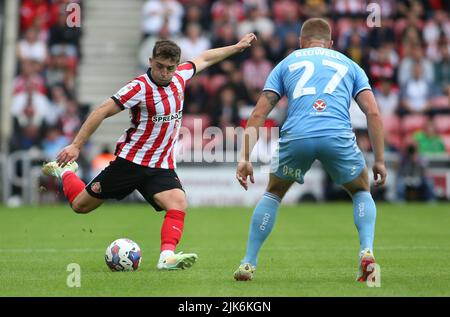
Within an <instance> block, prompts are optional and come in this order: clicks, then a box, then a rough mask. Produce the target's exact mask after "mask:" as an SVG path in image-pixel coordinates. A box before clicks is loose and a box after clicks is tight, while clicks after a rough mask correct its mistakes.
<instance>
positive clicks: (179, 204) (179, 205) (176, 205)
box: [170, 198, 188, 213]
mask: <svg viewBox="0 0 450 317" xmlns="http://www.w3.org/2000/svg"><path fill="white" fill-rule="evenodd" d="M172 204H173V206H171V207H172V208H170V209H177V210H182V211H184V212H185V213H186V210H187V208H188V203H187V201H186V199H181V198H180V199H177V200H175V201H173V202H172Z"/></svg>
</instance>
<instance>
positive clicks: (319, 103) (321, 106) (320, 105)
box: [313, 99, 327, 112]
mask: <svg viewBox="0 0 450 317" xmlns="http://www.w3.org/2000/svg"><path fill="white" fill-rule="evenodd" d="M313 108H314V109H316V111H319V112H322V111H324V110H325V109H326V108H327V104H326V102H325V101H323V100H322V99H318V100H316V101H314V104H313Z"/></svg>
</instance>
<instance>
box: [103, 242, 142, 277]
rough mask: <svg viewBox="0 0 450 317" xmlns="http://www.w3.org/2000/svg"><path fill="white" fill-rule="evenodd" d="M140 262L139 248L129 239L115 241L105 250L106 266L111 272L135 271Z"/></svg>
mask: <svg viewBox="0 0 450 317" xmlns="http://www.w3.org/2000/svg"><path fill="white" fill-rule="evenodd" d="M141 260H142V253H141V248H139V246H138V244H137V243H136V242H134V241H132V240H130V239H123V238H122V239H117V240H115V241H113V243H111V244H110V245H109V246H108V247H107V248H106V253H105V261H106V265H108V267H109V268H110V269H111V271H113V272H116V271H136V270H137V269H138V268H139V265H140V264H141Z"/></svg>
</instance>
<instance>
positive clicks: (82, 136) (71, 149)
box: [56, 98, 122, 167]
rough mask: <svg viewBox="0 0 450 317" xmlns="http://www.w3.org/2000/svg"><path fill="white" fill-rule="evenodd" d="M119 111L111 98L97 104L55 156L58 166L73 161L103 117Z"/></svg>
mask: <svg viewBox="0 0 450 317" xmlns="http://www.w3.org/2000/svg"><path fill="white" fill-rule="evenodd" d="M120 111H122V109H120V108H119V107H118V106H117V104H116V103H115V102H114V100H112V99H111V98H110V99H108V100H105V101H104V102H103V103H102V104H101V105H100V106H98V107H97V108H96V109H95V110H94V111H93V112H92V113H91V114H90V115H89V116H88V118H87V119H86V121H85V122H84V123H83V125H82V126H81V128H80V131H79V132H78V134H77V135H76V136H75V138H74V139H73V141H72V143H71V144H70V145H68V146H66V147H65V148H64V149H63V150H62V151H61V152H60V153H59V154H58V156H57V157H56V162H57V163H58V164H59V166H61V167H64V166H66V165H67V164H68V163H71V162H73V161H75V160H76V159H77V158H78V156H79V155H80V150H81V147H82V146H83V145H84V143H86V141H87V139H89V137H90V136H91V135H92V134H93V133H94V132H95V130H97V128H98V127H99V126H100V123H102V121H103V120H104V119H106V118H108V117H111V116H113V115H115V114H117V113H119V112H120Z"/></svg>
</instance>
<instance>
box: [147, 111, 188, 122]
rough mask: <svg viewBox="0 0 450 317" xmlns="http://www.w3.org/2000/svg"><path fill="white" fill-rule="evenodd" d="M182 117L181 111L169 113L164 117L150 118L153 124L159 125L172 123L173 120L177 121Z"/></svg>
mask: <svg viewBox="0 0 450 317" xmlns="http://www.w3.org/2000/svg"><path fill="white" fill-rule="evenodd" d="M182 116H183V111H182V110H179V111H178V112H176V113H171V114H168V115H165V116H156V115H155V116H153V117H152V121H153V122H154V123H160V122H163V123H164V122H170V121H173V120H179V119H181V117H182Z"/></svg>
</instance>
